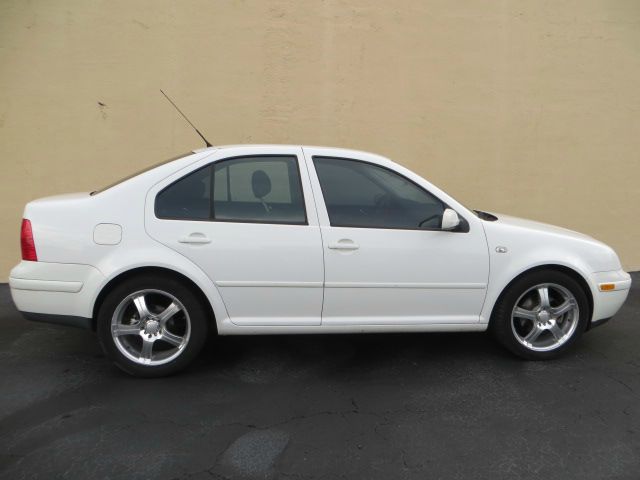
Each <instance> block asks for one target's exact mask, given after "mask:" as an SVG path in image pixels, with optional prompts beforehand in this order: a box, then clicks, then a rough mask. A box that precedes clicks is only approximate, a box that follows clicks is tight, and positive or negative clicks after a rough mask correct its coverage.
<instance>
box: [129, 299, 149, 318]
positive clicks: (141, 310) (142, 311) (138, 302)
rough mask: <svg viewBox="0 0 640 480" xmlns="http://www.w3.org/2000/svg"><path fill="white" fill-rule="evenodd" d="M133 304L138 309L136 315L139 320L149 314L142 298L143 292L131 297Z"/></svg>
mask: <svg viewBox="0 0 640 480" xmlns="http://www.w3.org/2000/svg"><path fill="white" fill-rule="evenodd" d="M133 304H134V305H135V306H136V310H138V316H139V317H140V320H144V319H145V318H147V317H148V316H149V315H150V314H149V309H148V308H147V302H146V301H145V299H144V294H141V295H138V296H137V297H135V298H134V299H133Z"/></svg>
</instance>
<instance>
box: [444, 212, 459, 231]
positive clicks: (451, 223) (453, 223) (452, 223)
mask: <svg viewBox="0 0 640 480" xmlns="http://www.w3.org/2000/svg"><path fill="white" fill-rule="evenodd" d="M459 225H460V217H459V216H458V214H457V213H456V211H455V210H453V209H451V208H445V209H444V212H442V223H441V225H440V228H441V229H442V230H447V231H451V230H455V229H456V228H458V226H459Z"/></svg>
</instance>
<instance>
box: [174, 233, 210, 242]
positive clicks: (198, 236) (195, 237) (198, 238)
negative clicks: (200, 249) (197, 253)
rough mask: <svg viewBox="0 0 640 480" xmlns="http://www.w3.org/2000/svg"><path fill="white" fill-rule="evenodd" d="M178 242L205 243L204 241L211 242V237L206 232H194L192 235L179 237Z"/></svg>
mask: <svg viewBox="0 0 640 480" xmlns="http://www.w3.org/2000/svg"><path fill="white" fill-rule="evenodd" d="M178 242H180V243H195V244H203V243H211V239H210V238H209V237H207V236H206V235H205V234H204V233H192V234H191V235H185V236H184V237H180V238H179V239H178Z"/></svg>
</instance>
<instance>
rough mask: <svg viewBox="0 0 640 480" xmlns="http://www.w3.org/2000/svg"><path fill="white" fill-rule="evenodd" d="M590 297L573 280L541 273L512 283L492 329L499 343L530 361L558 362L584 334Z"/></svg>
mask: <svg viewBox="0 0 640 480" xmlns="http://www.w3.org/2000/svg"><path fill="white" fill-rule="evenodd" d="M589 315H590V312H589V302H588V300H587V296H586V294H585V292H584V290H583V289H582V287H581V286H580V284H579V283H578V282H577V281H576V280H574V279H573V278H572V277H571V276H569V275H567V274H565V273H562V272H558V271H554V270H539V271H536V272H532V273H530V274H528V275H525V276H523V277H521V278H519V279H517V280H516V281H515V282H513V283H512V284H511V285H510V286H509V287H508V289H507V290H506V291H505V293H504V295H503V296H502V297H501V299H500V300H499V302H498V304H497V305H496V308H495V311H494V314H493V318H492V319H491V329H492V331H493V333H494V334H495V336H496V337H497V339H498V341H499V342H500V343H502V345H504V346H505V347H507V348H508V349H509V350H511V351H512V352H513V353H515V354H516V355H518V356H520V357H523V358H526V359H529V360H545V359H550V358H555V357H557V356H558V355H561V354H562V353H563V352H565V351H566V350H567V349H568V348H569V347H570V346H571V345H572V344H573V343H574V342H575V341H576V340H577V339H578V338H579V337H580V336H581V335H582V332H584V330H585V328H586V326H587V323H588V319H589Z"/></svg>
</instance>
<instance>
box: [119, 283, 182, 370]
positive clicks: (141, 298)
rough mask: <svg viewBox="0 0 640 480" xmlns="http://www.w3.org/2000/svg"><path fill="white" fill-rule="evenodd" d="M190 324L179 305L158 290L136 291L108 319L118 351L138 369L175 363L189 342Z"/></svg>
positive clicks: (178, 302) (176, 300) (172, 298)
mask: <svg viewBox="0 0 640 480" xmlns="http://www.w3.org/2000/svg"><path fill="white" fill-rule="evenodd" d="M190 334H191V320H190V319H189V314H188V312H187V310H186V309H185V308H184V306H183V305H182V303H180V301H179V300H178V299H177V298H176V297H174V296H173V295H171V294H169V293H167V292H164V291H162V290H140V291H138V292H135V293H132V294H131V295H129V296H127V297H126V298H125V299H124V300H122V301H121V302H120V303H119V304H118V306H117V307H116V309H115V311H114V312H113V316H112V317H111V336H112V338H113V341H114V343H115V345H116V347H118V350H120V352H121V353H122V354H123V355H124V356H125V357H127V358H128V359H130V360H132V361H134V362H136V363H138V364H140V365H149V366H154V365H162V364H165V363H168V362H171V361H172V360H174V359H176V358H177V357H178V356H179V355H180V354H181V353H182V352H183V351H184V348H185V347H186V345H187V343H188V342H189V335H190Z"/></svg>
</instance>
